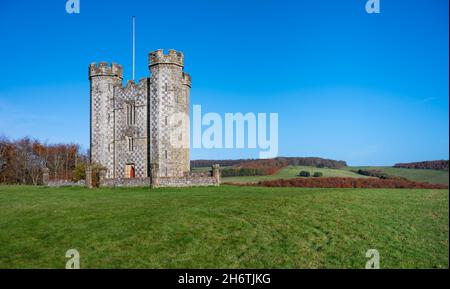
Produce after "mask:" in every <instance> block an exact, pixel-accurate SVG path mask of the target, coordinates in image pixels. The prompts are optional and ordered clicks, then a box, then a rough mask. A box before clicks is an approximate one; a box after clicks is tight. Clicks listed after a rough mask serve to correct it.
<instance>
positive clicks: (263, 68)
mask: <svg viewBox="0 0 450 289" xmlns="http://www.w3.org/2000/svg"><path fill="white" fill-rule="evenodd" d="M65 2H66V0H58V1H56V0H53V1H51V0H48V1H44V0H41V1H8V0H2V1H0V36H1V38H0V60H1V62H0V63H1V69H0V76H1V78H0V135H5V136H8V137H12V138H18V137H22V136H32V137H37V138H39V139H41V140H47V141H48V142H51V143H55V142H76V143H79V144H81V145H82V146H84V148H87V147H88V144H89V80H88V74H87V73H88V70H87V68H88V65H89V63H90V62H93V61H96V62H98V61H101V60H104V61H114V62H117V63H120V64H122V65H123V66H124V72H125V76H126V78H127V79H128V78H130V77H131V16H132V15H135V16H136V18H137V47H136V57H137V59H136V65H137V73H136V74H137V78H141V77H146V76H148V68H147V55H148V52H149V51H152V50H156V49H159V48H163V49H170V48H173V49H176V50H181V51H183V52H184V54H185V70H186V71H187V72H189V73H190V74H191V76H192V90H191V105H193V104H201V105H202V110H203V111H204V112H217V113H220V114H223V113H225V112H243V113H245V112H255V113H257V112H267V113H269V112H277V113H278V114H279V155H282V156H320V157H327V158H333V159H339V160H345V161H347V162H348V163H349V164H351V165H391V164H393V163H396V162H409V161H420V160H432V159H448V157H449V152H448V151H449V132H448V129H449V83H448V77H449V75H448V74H449V72H448V71H449V66H448V65H449V58H448V57H449V39H448V33H449V31H448V23H449V17H448V9H449V7H448V5H449V1H448V0H395V1H393V0H381V1H380V2H381V13H380V14H367V13H366V12H365V8H364V7H365V3H366V0H341V1H337V0H304V1H301V0H298V1H294V0H293V1H280V0H278V1H265V0H258V1H245V0H241V1H234V0H233V1H231V0H226V1H224V0H214V1H213V0H205V1H200V0H190V1H187V0H185V1H176V0H172V1H144V0H141V1H139V0H126V1H111V0H108V1H106V0H104V1H100V0H80V4H81V11H80V12H81V13H80V14H70V15H69V14H67V13H66V11H65ZM257 156H258V150H247V149H246V150H238V149H213V150H208V149H193V150H191V159H199V158H216V159H228V158H248V157H257Z"/></svg>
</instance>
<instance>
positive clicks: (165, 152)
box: [164, 151, 167, 160]
mask: <svg viewBox="0 0 450 289" xmlns="http://www.w3.org/2000/svg"><path fill="white" fill-rule="evenodd" d="M164 154H165V157H166V160H167V151H164Z"/></svg>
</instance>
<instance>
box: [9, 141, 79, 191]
mask: <svg viewBox="0 0 450 289" xmlns="http://www.w3.org/2000/svg"><path fill="white" fill-rule="evenodd" d="M80 162H87V157H86V156H85V155H83V154H81V153H80V150H79V147H78V145H75V144H51V145H47V144H44V143H41V142H39V141H38V140H31V139H29V138H22V139H19V140H15V141H12V140H8V139H6V138H0V183H5V184H33V185H37V184H39V183H40V182H41V181H42V172H43V169H44V168H48V169H49V170H50V179H52V180H70V179H72V177H73V171H74V169H75V167H76V166H77V164H78V163H80Z"/></svg>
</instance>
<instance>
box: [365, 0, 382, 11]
mask: <svg viewBox="0 0 450 289" xmlns="http://www.w3.org/2000/svg"><path fill="white" fill-rule="evenodd" d="M366 12H367V13H369V14H373V13H375V14H379V13H380V0H368V1H367V2H366Z"/></svg>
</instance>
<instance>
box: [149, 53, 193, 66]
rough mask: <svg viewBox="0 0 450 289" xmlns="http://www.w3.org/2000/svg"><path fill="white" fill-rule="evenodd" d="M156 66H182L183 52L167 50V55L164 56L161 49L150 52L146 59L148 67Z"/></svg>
mask: <svg viewBox="0 0 450 289" xmlns="http://www.w3.org/2000/svg"><path fill="white" fill-rule="evenodd" d="M156 64H175V65H178V66H181V67H183V66H184V55H183V52H180V51H176V50H173V49H169V53H168V54H164V50H163V49H158V50H156V51H153V52H150V54H149V57H148V66H149V67H150V66H153V65H156Z"/></svg>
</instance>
